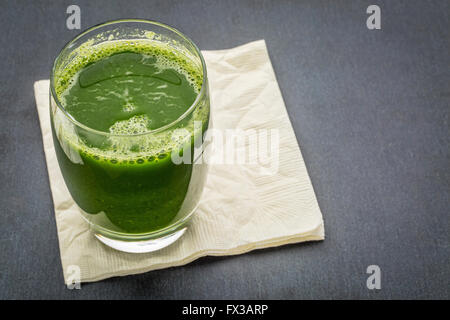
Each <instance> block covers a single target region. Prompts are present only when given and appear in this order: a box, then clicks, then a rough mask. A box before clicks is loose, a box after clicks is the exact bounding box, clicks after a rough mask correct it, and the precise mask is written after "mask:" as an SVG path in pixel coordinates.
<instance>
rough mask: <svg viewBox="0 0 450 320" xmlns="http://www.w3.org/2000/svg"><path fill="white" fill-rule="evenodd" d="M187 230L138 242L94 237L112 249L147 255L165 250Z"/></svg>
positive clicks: (96, 234) (98, 234) (100, 235)
mask: <svg viewBox="0 0 450 320" xmlns="http://www.w3.org/2000/svg"><path fill="white" fill-rule="evenodd" d="M186 230H187V227H184V228H182V229H177V230H174V232H172V233H170V234H166V235H164V236H162V237H161V238H156V239H150V240H139V241H123V240H117V239H111V238H108V237H106V236H105V235H102V234H100V233H95V237H96V238H97V239H98V240H100V241H101V242H102V243H104V244H105V245H107V246H108V247H111V248H113V249H116V250H119V251H123V252H129V253H147V252H153V251H157V250H160V249H162V248H165V247H167V246H169V245H171V244H172V243H174V242H175V241H177V240H178V239H179V238H180V237H181V236H182V235H183V234H184V233H185V232H186Z"/></svg>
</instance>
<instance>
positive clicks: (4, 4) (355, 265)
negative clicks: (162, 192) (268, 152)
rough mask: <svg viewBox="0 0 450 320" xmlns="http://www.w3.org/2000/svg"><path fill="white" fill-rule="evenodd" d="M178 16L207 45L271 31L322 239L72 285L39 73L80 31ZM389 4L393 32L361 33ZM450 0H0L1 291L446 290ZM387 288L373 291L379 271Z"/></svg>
mask: <svg viewBox="0 0 450 320" xmlns="http://www.w3.org/2000/svg"><path fill="white" fill-rule="evenodd" d="M70 4H78V5H79V6H80V7H81V18H82V29H85V28H87V27H89V26H92V25H94V24H97V23H100V22H103V21H106V20H111V19H117V18H127V17H130V18H131V17H136V18H147V19H152V20H158V21H162V22H165V23H168V24H170V25H173V26H175V27H177V28H178V29H180V30H181V31H183V32H185V33H186V34H188V35H189V36H190V37H191V38H192V39H193V40H194V41H195V42H196V43H197V44H198V46H199V47H200V48H201V49H223V48H230V47H234V46H237V45H240V44H244V43H246V42H249V41H253V40H257V39H262V38H264V39H265V40H266V42H267V46H268V50H269V54H270V57H271V59H272V63H273V67H274V69H275V73H276V75H277V78H278V81H279V85H280V88H281V91H282V93H283V97H284V99H285V103H286V107H287V110H288V113H289V116H290V119H291V121H292V124H293V127H294V130H295V133H296V135H297V138H298V141H299V144H300V146H301V148H302V152H303V156H304V158H305V161H306V164H307V167H308V170H309V174H310V176H311V180H312V183H313V185H314V188H315V191H316V194H317V198H318V201H319V205H320V207H321V209H322V211H323V215H324V220H325V228H326V236H327V238H326V240H325V241H323V242H317V243H308V244H297V245H289V246H285V247H280V248H273V249H267V250H259V251H255V252H252V253H249V254H245V255H240V256H234V257H206V258H202V259H199V260H197V261H195V262H193V263H191V264H189V265H186V266H183V267H177V268H171V269H166V270H160V271H153V272H149V273H146V274H141V275H136V276H128V277H122V278H112V279H108V280H105V281H101V282H98V283H90V284H84V285H82V289H81V290H72V291H71V290H68V289H66V288H65V286H64V284H63V276H62V269H61V263H60V258H59V249H58V240H57V235H56V226H55V219H54V212H53V205H52V199H51V194H50V189H49V182H48V177H47V169H46V164H45V159H44V153H43V148H42V140H41V133H40V129H39V122H38V117H37V113H36V110H35V102H34V96H33V82H34V81H35V80H38V79H43V78H48V77H49V71H50V67H51V64H52V61H53V59H54V58H55V56H56V55H57V53H58V52H59V50H60V49H61V48H62V46H63V45H64V44H65V42H67V41H68V40H70V39H71V38H73V37H74V36H75V35H76V34H78V33H79V31H76V30H67V29H66V27H65V19H66V17H67V15H66V13H65V12H66V8H67V6H68V5H70ZM370 4H378V5H380V7H381V10H382V30H378V31H369V30H368V29H367V28H366V23H365V21H366V18H367V16H368V15H367V14H366V8H367V7H368V6H369V5H370ZM449 13H450V3H449V1H380V0H377V1H375V0H368V1H335V0H329V1H312V0H310V1H284V0H283V1H277V2H276V1H178V2H172V1H134V0H127V1H75V0H73V1H72V0H70V1H5V0H1V1H0V30H1V33H0V53H1V55H0V57H1V59H0V70H1V73H0V79H1V82H0V84H1V85H0V97H1V105H0V108H1V109H0V152H1V155H2V159H1V161H0V297H1V298H10V299H11V298H64V299H66V298H68V299H82V298H84V299H106V298H112V299H117V298H127V299H132V298H152V299H166V298H177V299H183V298H184V299H204V298H213V299H215V298H219V299H220V298H236V299H243V298H253V299H260V298H275V299H279V298H280V299H292V298H295V299H296V298H306V299H310V298H314V299H315V298H325V299H328V298H343V299H347V298H363V299H374V298H383V299H384V298H408V299H410V298H445V299H448V298H449V297H450V289H449V288H450V280H449V279H450V272H449V271H450V268H449V262H450V259H449V256H450V255H449V251H450V250H449V244H450V241H449V233H450V232H449V231H450V224H449V207H450V205H449V204H450V203H449V193H450V170H449V167H450V166H449V164H450V159H449V158H450V157H449V143H450V142H449V110H450V106H449V102H450V90H449V89H450V86H449V83H450V81H449V80H450V68H449V66H450V61H449V60H450V59H449V49H450V46H449V41H450V37H449V30H450V23H449ZM371 264H377V265H379V266H380V267H381V270H382V289H381V290H368V289H367V288H366V278H367V274H366V273H365V271H366V268H367V266H368V265H371Z"/></svg>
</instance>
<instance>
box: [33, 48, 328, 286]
mask: <svg viewBox="0 0 450 320" xmlns="http://www.w3.org/2000/svg"><path fill="white" fill-rule="evenodd" d="M202 52H203V55H204V58H205V60H206V65H207V70H208V78H209V84H210V91H211V110H212V121H213V123H214V128H215V129H242V130H248V129H255V130H261V129H276V130H278V131H277V132H278V135H279V153H278V162H277V163H275V162H273V161H272V162H270V163H269V164H267V163H266V164H265V165H264V163H263V164H248V163H247V164H246V163H243V164H233V165H225V164H212V165H210V169H209V173H208V179H207V183H206V187H205V190H204V193H203V197H202V200H201V203H200V205H199V208H198V210H197V212H196V213H195V214H194V216H193V218H192V220H191V224H190V226H189V228H188V230H187V232H186V233H185V234H184V235H183V236H182V238H181V239H179V240H178V241H177V242H175V243H174V244H172V245H170V246H169V247H167V248H164V249H162V250H160V251H156V252H152V253H145V254H131V253H123V252H119V251H116V250H114V249H111V248H109V247H107V246H105V245H104V244H102V243H100V242H99V241H98V240H96V239H95V238H94V236H93V234H92V232H91V231H90V228H89V225H88V224H87V223H86V222H85V221H84V220H83V219H82V218H81V216H80V214H79V212H78V210H79V209H78V207H77V205H76V204H75V203H74V201H73V200H72V198H71V196H70V194H69V191H68V190H67V187H66V185H65V183H64V180H63V177H62V175H61V172H60V169H59V166H58V162H57V160H56V155H55V151H54V148H53V140H52V135H51V130H50V116H49V81H48V80H41V81H37V82H35V84H34V90H35V96H36V105H37V109H38V113H39V120H40V124H41V130H42V136H43V143H44V151H45V157H46V161H47V168H48V174H49V178H50V186H51V191H52V196H53V203H54V207H55V216H56V224H57V229H58V238H59V247H60V253H61V262H62V267H63V271H64V278H65V281H66V282H68V277H69V270H70V269H69V266H71V265H75V266H78V267H79V268H80V271H81V281H82V282H88V281H98V280H101V279H105V278H108V277H113V276H123V275H128V274H135V273H142V272H146V271H150V270H155V269H162V268H167V267H173V266H179V265H184V264H187V263H189V262H191V261H193V260H195V259H197V258H199V257H202V256H206V255H215V256H220V255H234V254H241V253H245V252H248V251H251V250H254V249H259V248H267V247H275V246H280V245H284V244H288V243H295V242H302V241H309V240H322V239H324V227H323V220H322V214H321V212H320V209H319V206H318V204H317V200H316V196H315V194H314V190H313V187H312V185H311V182H310V179H309V176H308V172H307V170H306V167H305V163H304V161H303V157H302V155H301V152H300V149H299V147H298V144H297V140H296V137H295V134H294V131H293V129H292V126H291V123H290V121H289V118H288V115H287V112H286V108H285V106H284V102H283V98H282V96H281V92H280V90H279V87H278V83H277V81H276V78H275V74H274V71H273V69H272V65H271V63H270V59H269V56H268V53H267V49H266V45H265V42H264V40H259V41H255V42H251V43H248V44H245V45H242V46H239V47H236V48H233V49H228V50H214V51H202ZM244 148H251V145H250V144H247V145H246V146H244ZM241 151H242V150H241ZM244 151H245V150H244ZM247 151H248V150H247ZM272 160H273V159H272ZM274 164H276V165H274Z"/></svg>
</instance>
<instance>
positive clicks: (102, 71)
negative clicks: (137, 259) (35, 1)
mask: <svg viewBox="0 0 450 320" xmlns="http://www.w3.org/2000/svg"><path fill="white" fill-rule="evenodd" d="M50 117H51V125H52V134H53V142H54V147H55V151H56V155H57V158H58V163H59V167H60V169H61V172H62V175H63V177H64V181H65V183H66V186H67V188H68V190H69V192H70V194H71V195H72V198H73V200H74V201H75V203H76V205H77V206H78V207H79V209H80V210H79V211H80V212H81V215H82V217H83V218H84V219H85V220H86V221H87V222H88V223H89V225H90V227H91V229H92V230H93V233H94V234H95V236H96V237H97V238H98V239H99V240H100V241H101V242H103V243H104V244H106V245H108V246H110V247H112V248H114V249H117V250H120V251H125V252H151V251H155V250H158V249H161V248H163V247H165V246H168V245H169V244H171V243H173V242H174V241H176V240H177V239H178V238H180V237H181V236H182V235H183V233H184V232H185V231H186V229H187V228H188V226H189V221H190V218H191V216H192V214H193V213H194V212H195V210H196V208H197V206H198V204H199V201H200V197H201V194H202V191H203V187H204V183H205V180H206V174H207V165H206V164H205V163H204V162H205V161H201V159H202V152H203V151H202V150H203V148H202V146H203V145H202V142H203V138H204V134H205V133H206V130H207V129H208V126H209V123H210V103H209V91H208V79H207V74H206V66H205V61H204V59H203V57H202V54H201V52H200V50H199V49H198V48H197V46H196V45H195V44H194V43H193V42H192V41H191V40H190V39H189V38H188V37H186V36H185V35H184V34H182V33H181V32H180V31H178V30H176V29H174V28H172V27H170V26H167V25H165V24H162V23H159V22H154V21H147V20H138V19H127V20H118V21H111V22H107V23H103V24H101V25H97V26H95V27H92V28H90V29H88V30H87V31H85V32H83V33H81V34H80V35H79V36H77V37H76V38H75V39H73V40H72V41H70V42H69V43H68V44H67V45H66V46H65V47H64V48H63V49H62V50H61V52H60V53H59V55H58V57H57V58H56V59H55V62H54V65H53V69H52V72H51V77H50Z"/></svg>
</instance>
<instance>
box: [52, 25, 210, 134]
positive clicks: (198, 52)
mask: <svg viewBox="0 0 450 320" xmlns="http://www.w3.org/2000/svg"><path fill="white" fill-rule="evenodd" d="M127 22H136V23H143V24H151V25H156V26H159V27H163V28H165V29H168V30H170V31H172V32H174V33H175V34H177V35H179V36H180V37H181V38H182V39H184V40H186V41H187V42H188V43H189V44H190V45H192V47H193V48H194V49H195V51H196V53H197V55H198V56H199V58H200V61H201V64H202V73H203V75H202V86H201V88H200V91H199V92H198V94H197V96H196V97H195V100H194V102H193V103H192V104H191V105H190V106H189V108H188V109H187V110H186V111H185V112H184V113H183V114H182V115H181V116H179V117H178V118H177V119H175V120H174V121H172V122H170V123H168V124H166V125H164V126H162V127H159V128H156V129H150V130H148V131H146V132H142V133H133V134H117V133H110V132H105V131H100V130H96V129H93V128H91V127H88V126H87V125H85V124H83V123H81V122H79V121H78V120H76V119H75V118H74V117H73V116H72V115H71V114H70V113H69V112H68V111H67V110H66V109H65V108H64V106H63V105H62V103H61V102H60V101H59V98H58V95H57V94H56V92H55V86H54V78H55V69H56V64H57V62H59V59H60V57H61V54H62V53H63V52H64V51H65V50H66V49H68V48H70V46H71V45H72V44H73V43H74V42H75V41H77V40H79V39H80V38H81V37H83V36H85V35H86V34H88V33H89V32H92V31H94V30H97V29H100V28H102V27H105V26H109V25H113V24H120V23H127ZM206 85H207V71H206V63H205V59H204V58H203V55H202V52H201V51H200V49H199V48H198V47H197V45H196V44H195V43H194V42H193V41H192V40H191V39H190V38H189V37H188V36H186V35H185V34H184V33H182V32H181V31H179V30H178V29H176V28H174V27H172V26H170V25H167V24H165V23H162V22H158V21H153V20H146V19H118V20H110V21H106V22H102V23H99V24H96V25H94V26H92V27H89V28H87V29H85V30H84V31H83V32H81V33H80V34H79V35H77V36H76V37H75V38H73V39H71V40H69V41H68V42H67V43H66V44H65V45H64V47H63V48H62V49H61V50H60V51H59V53H58V55H57V56H56V58H55V60H54V62H53V66H52V70H51V72H50V94H51V96H52V98H53V99H54V101H55V103H56V105H57V107H58V108H59V109H60V110H61V111H62V112H63V114H64V115H65V116H66V117H67V118H68V119H69V120H70V121H71V122H72V123H73V124H74V125H76V126H78V127H80V128H82V129H84V130H87V131H89V132H92V133H95V134H99V135H103V136H108V137H110V136H115V137H136V136H143V135H147V134H154V133H158V132H162V131H164V130H166V129H169V128H170V127H172V126H174V125H176V124H177V123H179V122H180V121H182V120H183V119H184V118H186V117H187V116H188V115H189V114H190V113H191V112H193V110H194V109H195V107H196V106H197V105H198V104H199V102H200V100H201V98H202V97H203V96H204V94H205V91H206V88H205V87H206Z"/></svg>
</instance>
